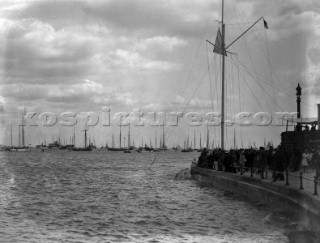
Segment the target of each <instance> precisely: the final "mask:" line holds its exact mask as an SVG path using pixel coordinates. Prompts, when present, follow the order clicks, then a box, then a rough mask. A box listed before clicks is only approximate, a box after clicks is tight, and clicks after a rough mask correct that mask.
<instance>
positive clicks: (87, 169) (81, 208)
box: [0, 150, 288, 242]
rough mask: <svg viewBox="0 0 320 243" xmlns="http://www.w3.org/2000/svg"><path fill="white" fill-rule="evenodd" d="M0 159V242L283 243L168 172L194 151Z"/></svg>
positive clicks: (248, 206)
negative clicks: (155, 158)
mask: <svg viewBox="0 0 320 243" xmlns="http://www.w3.org/2000/svg"><path fill="white" fill-rule="evenodd" d="M155 155H156V153H137V152H132V153H131V154H127V153H122V152H110V151H105V150H103V151H102V150H101V151H92V152H69V151H59V150H51V151H50V150H48V151H46V152H44V153H41V152H40V151H38V150H34V151H30V152H20V153H17V152H1V154H0V159H1V160H0V213H1V218H0V225H1V227H0V240H1V242H287V241H288V238H287V234H288V227H287V226H286V225H288V222H287V221H286V219H284V218H281V217H276V216H273V215H272V214H270V210H269V209H268V208H265V207H261V206H259V205H254V204H252V203H249V202H247V201H246V200H244V199H242V198H239V197H236V196H235V195H232V194H228V193H224V192H223V191H220V190H218V189H216V188H211V187H203V186H201V185H199V184H198V183H197V182H196V181H195V180H192V179H187V178H185V179H184V178H183V176H179V180H173V179H174V178H175V176H176V174H177V173H178V172H179V171H181V170H183V169H186V168H188V167H189V166H190V161H191V159H192V158H195V157H196V156H197V155H198V154H197V153H181V152H174V151H169V152H160V153H158V157H157V160H156V161H155V163H154V164H153V165H152V166H151V167H150V165H151V163H152V161H153V159H154V157H155Z"/></svg>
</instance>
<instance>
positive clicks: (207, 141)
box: [207, 124, 209, 149]
mask: <svg viewBox="0 0 320 243" xmlns="http://www.w3.org/2000/svg"><path fill="white" fill-rule="evenodd" d="M207 149H209V128H208V124H207Z"/></svg>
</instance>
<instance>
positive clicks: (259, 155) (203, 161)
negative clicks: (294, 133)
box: [198, 145, 320, 181]
mask: <svg viewBox="0 0 320 243" xmlns="http://www.w3.org/2000/svg"><path fill="white" fill-rule="evenodd" d="M198 166H199V167H202V168H207V169H215V170H219V171H225V172H231V173H241V174H243V173H244V171H248V170H251V169H252V170H253V171H254V172H255V173H257V174H259V176H260V177H261V178H262V179H263V178H264V174H265V173H264V171H265V170H270V171H272V176H273V180H274V181H277V180H284V173H283V172H284V171H286V170H288V171H289V172H294V171H303V172H304V173H308V172H311V171H316V177H317V178H319V176H320V152H319V150H316V149H314V148H306V149H305V150H304V151H300V150H298V149H294V150H293V152H288V151H287V150H286V149H284V148H282V147H281V146H280V145H279V146H278V147H276V148H273V147H270V148H269V149H267V150H266V149H265V148H264V147H260V148H259V149H253V148H250V149H235V150H233V149H231V150H229V151H223V150H221V149H214V150H210V151H208V150H207V149H205V148H204V149H203V150H202V152H201V155H200V157H199V159H198Z"/></svg>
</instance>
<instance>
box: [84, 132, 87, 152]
mask: <svg viewBox="0 0 320 243" xmlns="http://www.w3.org/2000/svg"><path fill="white" fill-rule="evenodd" d="M84 147H85V148H86V147H87V129H86V128H85V129H84Z"/></svg>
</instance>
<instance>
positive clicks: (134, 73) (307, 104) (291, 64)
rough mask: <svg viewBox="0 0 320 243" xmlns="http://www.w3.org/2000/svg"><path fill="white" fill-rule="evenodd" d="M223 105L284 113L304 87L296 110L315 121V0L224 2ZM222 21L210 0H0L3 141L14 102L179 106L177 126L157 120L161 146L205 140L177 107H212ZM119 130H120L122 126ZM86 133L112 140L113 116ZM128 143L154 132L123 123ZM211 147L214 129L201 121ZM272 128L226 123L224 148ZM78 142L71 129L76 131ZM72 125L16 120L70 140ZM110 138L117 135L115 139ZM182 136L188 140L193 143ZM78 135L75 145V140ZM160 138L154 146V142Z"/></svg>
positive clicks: (217, 4)
mask: <svg viewBox="0 0 320 243" xmlns="http://www.w3.org/2000/svg"><path fill="white" fill-rule="evenodd" d="M225 5H226V6H225V11H226V12H225V23H226V28H227V31H226V38H227V41H226V42H227V44H228V43H230V42H231V41H233V40H234V39H235V38H236V37H237V36H238V35H240V34H241V33H242V32H243V31H244V30H246V28H248V27H249V26H250V25H251V24H252V23H253V22H255V21H256V20H257V19H259V18H260V17H261V16H263V17H264V18H265V20H266V21H267V22H268V25H269V29H268V30H266V29H265V28H264V26H263V22H262V21H260V22H258V23H257V25H255V26H254V27H253V28H252V29H251V30H250V31H249V32H248V33H247V34H246V35H245V36H244V37H243V38H241V39H239V41H237V42H236V43H235V44H233V45H232V46H231V47H230V49H229V51H230V52H232V53H233V54H228V57H227V61H226V63H227V64H226V65H227V74H226V89H227V91H226V94H227V97H226V103H227V104H226V110H227V114H228V115H227V116H228V117H229V118H231V119H232V117H234V116H235V114H236V113H238V112H243V111H245V112H250V113H252V114H255V113H257V112H261V111H263V112H268V113H270V114H274V113H275V112H284V111H288V112H294V111H296V105H295V87H296V86H297V84H298V83H300V85H301V87H302V89H303V92H302V93H303V94H302V95H303V96H302V100H303V102H302V107H303V109H302V110H303V111H302V115H303V116H304V117H316V104H317V103H320V98H319V97H320V96H319V94H320V82H319V80H320V71H319V68H318V66H319V64H320V43H319V40H320V14H319V12H320V2H319V1H317V0H305V1H300V0H290V1H289V0H287V1H276V0H269V1H263V0H226V4H225ZM220 19H221V1H218V0H197V1H196V0H175V1H173V0H158V1H151V0H149V1H148V0H101V1H89V0H88V1H85V0H83V1H82V0H76V1H66V0H64V1H62V0H61V1H59V0H55V1H50V0H43V1H41V0H37V1H35V0H29V1H28V0H10V1H6V0H4V1H1V2H0V26H1V27H0V32H1V33H0V36H1V37H0V40H1V45H0V53H1V55H0V75H1V86H0V95H1V96H0V101H1V105H2V108H1V109H2V110H1V112H2V119H1V124H2V127H1V129H2V131H4V132H2V137H1V139H2V143H4V144H8V143H10V142H9V140H10V132H9V130H10V124H12V126H13V130H14V132H13V134H14V135H13V136H14V143H15V144H16V143H17V136H18V135H17V120H18V113H19V112H18V107H26V109H27V111H28V112H37V115H36V116H35V117H36V118H37V117H38V115H39V114H40V113H41V112H45V111H46V112H51V113H53V114H56V115H57V116H58V117H59V115H60V114H61V113H62V112H66V111H71V112H74V113H76V114H79V113H80V112H89V111H90V112H95V113H96V114H98V115H99V114H100V116H101V111H102V109H103V107H108V108H109V109H110V114H111V117H113V115H114V114H115V113H117V112H128V113H131V112H135V111H138V110H139V109H140V111H141V112H143V113H145V116H144V117H143V119H145V120H144V121H145V123H148V121H150V119H151V115H149V116H148V115H147V113H148V112H153V111H154V112H182V113H183V115H182V118H181V124H179V126H178V127H173V126H166V127H165V132H166V136H167V143H168V144H169V145H170V146H172V145H174V144H177V143H179V144H181V145H183V141H184V140H185V138H186V137H187V136H188V134H190V140H193V135H194V133H195V134H196V140H197V144H198V143H199V137H200V133H202V138H203V139H204V137H205V133H206V126H205V125H204V123H202V125H201V126H196V127H194V126H189V125H188V121H187V120H188V119H187V118H185V114H187V112H200V113H201V114H202V117H203V120H205V116H204V114H206V112H210V111H215V112H220V111H221V109H220V105H221V102H220V99H221V98H220V97H221V95H220V92H221V91H220V90H221V84H220V82H221V81H220V79H221V72H220V71H219V70H220V66H221V58H220V57H221V56H219V55H217V54H214V53H213V52H212V46H211V45H210V44H208V43H207V42H206V40H209V41H211V42H214V41H215V36H216V33H217V31H218V29H219V24H220V23H219V20H220ZM125 129H127V127H126V128H123V130H124V132H125V133H126V132H127V130H125ZM89 130H90V133H91V139H93V137H94V138H95V141H96V143H99V144H105V143H106V142H108V143H109V145H110V144H111V140H110V138H111V134H112V133H115V134H117V133H118V132H119V127H118V126H116V125H115V124H111V126H102V125H101V124H100V123H99V124H98V125H97V126H95V127H90V129H89ZM131 130H132V131H131V132H132V136H133V137H134V138H135V139H136V140H135V142H136V144H139V143H141V140H142V139H144V142H145V141H148V143H149V141H150V139H151V140H152V143H154V139H155V136H156V134H157V139H159V137H160V135H161V133H162V128H160V127H154V126H150V125H149V126H145V127H144V128H141V127H131ZM209 130H210V136H211V137H210V143H211V140H213V142H214V143H215V144H216V145H217V144H219V136H220V132H219V127H210V129H209ZM284 130H285V127H280V126H263V127H262V126H239V125H234V126H229V127H228V129H227V144H228V145H227V146H231V145H232V144H233V134H236V142H237V144H238V146H240V145H241V144H240V143H243V144H244V145H245V146H246V145H248V144H249V143H251V144H252V143H253V141H256V144H257V146H259V145H261V143H263V141H264V138H266V140H267V141H269V140H272V141H273V142H274V143H278V142H279V138H280V133H281V131H284ZM76 131H77V132H76V133H77V136H78V145H79V146H80V145H81V141H82V140H81V139H82V138H81V136H82V135H81V134H80V133H81V128H79V127H78V128H76ZM72 133H73V129H70V127H67V128H66V127H61V126H58V125H55V126H53V127H43V126H41V125H39V126H37V127H35V126H33V127H30V126H29V127H27V128H26V136H27V143H28V144H29V143H30V144H38V143H41V142H43V141H44V140H46V141H47V142H51V141H52V140H55V139H57V136H59V135H58V134H60V136H62V135H61V134H63V135H64V137H62V139H64V140H69V139H70V136H71V134H72ZM117 136H118V135H117ZM191 137H192V139H191ZM80 140H81V141H80ZM158 143H159V142H158Z"/></svg>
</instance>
